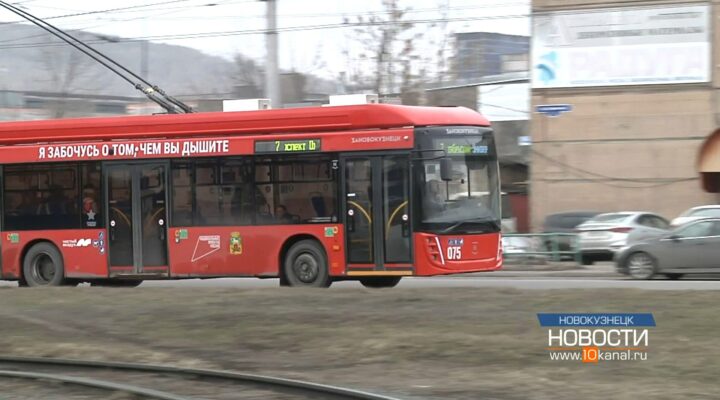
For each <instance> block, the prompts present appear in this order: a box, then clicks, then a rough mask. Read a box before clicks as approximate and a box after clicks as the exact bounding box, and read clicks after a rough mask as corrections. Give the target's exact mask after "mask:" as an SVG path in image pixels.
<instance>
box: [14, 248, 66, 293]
mask: <svg viewBox="0 0 720 400" xmlns="http://www.w3.org/2000/svg"><path fill="white" fill-rule="evenodd" d="M23 278H24V280H25V282H26V283H27V285H28V286H31V287H32V286H61V285H63V284H64V283H65V267H64V265H63V258H62V255H61V254H60V252H59V251H58V249H57V248H55V246H53V245H52V244H50V243H47V242H43V243H38V244H36V245H34V246H32V247H31V248H30V250H28V252H27V254H25V258H24V259H23Z"/></svg>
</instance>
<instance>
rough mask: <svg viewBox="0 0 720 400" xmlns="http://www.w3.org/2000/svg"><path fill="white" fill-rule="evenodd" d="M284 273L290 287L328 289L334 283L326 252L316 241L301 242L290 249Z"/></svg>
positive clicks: (286, 257)
mask: <svg viewBox="0 0 720 400" xmlns="http://www.w3.org/2000/svg"><path fill="white" fill-rule="evenodd" d="M284 271H285V278H286V280H287V284H288V286H305V287H328V286H330V284H331V283H332V281H331V280H330V275H329V273H328V267H327V259H326V257H325V251H324V250H323V248H322V246H320V244H319V243H318V242H316V241H314V240H301V241H299V242H297V243H295V244H294V245H292V247H290V250H288V252H287V254H286V255H285V262H284Z"/></svg>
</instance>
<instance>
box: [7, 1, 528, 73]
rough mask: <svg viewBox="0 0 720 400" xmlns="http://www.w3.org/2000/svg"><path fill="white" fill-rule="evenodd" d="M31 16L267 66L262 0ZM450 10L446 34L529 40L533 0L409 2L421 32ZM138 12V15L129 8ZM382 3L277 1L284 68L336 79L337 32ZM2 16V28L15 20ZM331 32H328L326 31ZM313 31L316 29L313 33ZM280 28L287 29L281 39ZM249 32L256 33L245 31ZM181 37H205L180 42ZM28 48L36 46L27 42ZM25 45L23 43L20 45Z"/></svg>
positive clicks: (36, 6) (49, 10) (72, 5)
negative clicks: (445, 8) (505, 35)
mask: <svg viewBox="0 0 720 400" xmlns="http://www.w3.org/2000/svg"><path fill="white" fill-rule="evenodd" d="M12 3H13V4H16V5H18V4H19V5H22V6H23V7H24V8H25V9H26V10H27V11H29V12H31V13H33V14H35V15H37V16H39V17H41V18H47V17H57V16H63V15H67V14H76V13H86V12H94V11H102V10H112V9H119V8H121V10H116V11H108V12H102V13H93V14H89V15H81V16H74V17H63V18H53V19H50V20H49V22H52V23H53V24H55V25H57V26H59V27H61V28H63V29H86V30H89V31H92V32H97V33H104V34H111V35H117V36H121V37H126V38H137V37H148V38H151V40H153V41H156V42H165V43H171V44H176V45H183V46H189V47H194V48H197V49H200V50H202V51H204V52H206V53H209V54H213V55H218V56H222V57H225V58H228V59H231V58H232V57H233V56H234V55H235V54H238V53H241V54H244V55H246V56H249V57H252V58H255V59H258V60H262V58H263V57H264V55H265V42H264V37H263V34H262V33H252V31H253V30H262V29H264V28H265V23H266V22H265V3H263V2H261V1H257V0H175V1H171V0H144V1H141V0H126V1H122V2H119V1H117V0H93V1H88V0H16V1H12ZM445 3H449V8H448V14H447V16H448V19H449V20H450V22H448V24H447V31H448V32H478V31H485V32H500V33H508V34H517V35H528V34H529V31H530V25H529V19H528V18H527V17H526V16H527V14H528V13H529V0H412V1H402V2H401V4H402V5H403V6H404V7H410V8H411V12H410V14H409V16H408V19H410V20H415V21H428V20H429V22H421V23H418V24H417V26H418V28H417V29H430V28H429V26H430V24H431V23H432V22H437V20H438V19H441V13H440V12H439V11H438V6H439V5H440V4H445ZM130 7H134V8H130ZM381 11H382V4H381V0H322V1H320V0H278V28H279V29H280V30H281V33H280V66H281V67H282V68H283V69H287V70H290V69H294V70H297V71H300V72H313V73H315V74H318V75H324V76H335V75H336V74H337V73H338V72H339V71H343V70H345V69H346V67H347V63H348V61H347V57H343V56H342V52H343V49H347V48H348V47H353V46H354V43H356V41H355V40H354V39H353V29H347V28H338V27H332V25H337V24H342V23H343V21H344V20H345V19H347V20H349V21H356V20H357V18H358V17H359V16H362V17H365V18H366V17H367V16H368V15H369V14H370V13H372V12H381ZM17 20H18V18H17V17H16V16H14V15H13V14H11V13H9V12H8V11H5V10H2V11H0V22H9V21H17ZM327 25H330V26H327ZM308 27H314V29H308ZM283 29H290V30H288V31H285V32H282V30H283ZM247 31H251V32H247ZM178 35H191V36H192V35H203V36H204V37H199V38H198V37H195V38H186V37H185V38H180V37H177V36H178ZM25 41H26V42H28V43H32V42H37V38H35V39H25ZM20 43H22V42H20Z"/></svg>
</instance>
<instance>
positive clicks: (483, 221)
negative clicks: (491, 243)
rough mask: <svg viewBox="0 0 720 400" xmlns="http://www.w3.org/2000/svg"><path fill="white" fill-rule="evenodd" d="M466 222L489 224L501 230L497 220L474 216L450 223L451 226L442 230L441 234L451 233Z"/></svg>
mask: <svg viewBox="0 0 720 400" xmlns="http://www.w3.org/2000/svg"><path fill="white" fill-rule="evenodd" d="M465 224H489V225H490V226H491V227H492V228H494V229H497V230H498V231H499V230H500V226H499V225H498V223H497V221H493V220H487V219H481V218H474V219H466V220H463V221H458V222H456V223H454V224H452V225H450V226H449V227H447V228H445V229H443V230H441V231H440V234H444V233H450V232H452V231H453V230H455V229H457V228H459V227H461V226H463V225H465Z"/></svg>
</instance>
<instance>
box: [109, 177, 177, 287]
mask: <svg viewBox="0 0 720 400" xmlns="http://www.w3.org/2000/svg"><path fill="white" fill-rule="evenodd" d="M105 171H106V172H105V173H106V179H105V182H106V190H107V197H106V198H107V199H108V200H107V201H108V203H107V208H108V210H107V213H106V215H107V216H108V224H107V227H108V236H109V237H108V249H109V250H108V251H109V257H110V267H111V273H112V274H114V275H119V274H123V273H126V274H139V273H152V272H158V273H166V272H167V270H166V269H165V268H164V267H166V266H167V265H168V262H167V240H166V238H167V216H166V214H167V211H166V178H165V177H166V167H165V166H164V165H162V164H115V165H110V166H107V167H106V169H105ZM152 267H163V268H161V269H160V270H158V269H157V268H152Z"/></svg>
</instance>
